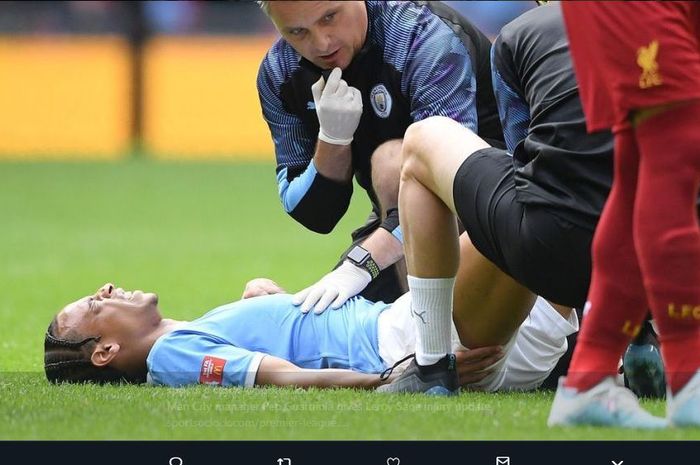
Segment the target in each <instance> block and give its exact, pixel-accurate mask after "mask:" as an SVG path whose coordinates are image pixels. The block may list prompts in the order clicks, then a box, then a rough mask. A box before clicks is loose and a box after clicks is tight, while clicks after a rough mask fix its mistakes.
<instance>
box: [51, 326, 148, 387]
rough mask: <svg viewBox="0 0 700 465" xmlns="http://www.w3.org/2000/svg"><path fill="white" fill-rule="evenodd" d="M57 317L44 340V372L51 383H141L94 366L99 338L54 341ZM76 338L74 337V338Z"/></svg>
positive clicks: (121, 373)
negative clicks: (92, 358)
mask: <svg viewBox="0 0 700 465" xmlns="http://www.w3.org/2000/svg"><path fill="white" fill-rule="evenodd" d="M57 326H58V320H57V318H56V317H54V319H53V320H52V321H51V324H50V325H49V327H48V329H47V330H46V336H45V338H44V371H46V378H47V379H48V380H49V382H51V383H62V382H65V383H86V382H94V383H98V384H105V383H117V382H121V381H126V382H131V383H140V382H144V381H145V379H143V377H133V376H131V377H130V376H129V375H127V374H126V373H124V372H122V371H120V370H117V369H115V368H112V367H110V366H104V367H98V366H96V365H93V363H92V360H91V357H92V352H93V351H94V350H95V345H96V344H97V342H98V341H99V340H100V336H91V337H83V336H78V335H73V336H74V338H71V339H59V338H58V337H56V327H57ZM76 336H77V337H76Z"/></svg>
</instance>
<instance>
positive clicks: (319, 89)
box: [311, 76, 326, 104]
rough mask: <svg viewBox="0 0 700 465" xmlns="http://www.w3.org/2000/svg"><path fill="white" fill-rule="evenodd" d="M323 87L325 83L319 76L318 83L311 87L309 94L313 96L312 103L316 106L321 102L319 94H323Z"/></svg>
mask: <svg viewBox="0 0 700 465" xmlns="http://www.w3.org/2000/svg"><path fill="white" fill-rule="evenodd" d="M325 86H326V81H325V79H323V76H321V77H320V78H319V79H318V81H316V82H315V83H314V85H312V86H311V94H312V95H313V96H314V102H315V103H316V104H318V102H319V100H321V94H323V88H324V87H325Z"/></svg>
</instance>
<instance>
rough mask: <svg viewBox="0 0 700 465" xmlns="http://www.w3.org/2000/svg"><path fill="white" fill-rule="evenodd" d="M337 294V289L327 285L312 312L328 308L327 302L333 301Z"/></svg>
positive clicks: (321, 311)
mask: <svg viewBox="0 0 700 465" xmlns="http://www.w3.org/2000/svg"><path fill="white" fill-rule="evenodd" d="M337 296H338V289H337V288H336V287H334V286H331V287H327V288H326V290H325V292H324V293H323V295H322V296H321V298H320V299H319V300H318V303H317V304H316V306H315V307H314V313H316V314H319V313H323V312H324V311H325V310H326V309H327V308H328V304H330V303H331V302H332V301H333V299H335V298H336V297H337Z"/></svg>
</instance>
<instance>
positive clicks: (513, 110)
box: [491, 35, 530, 154]
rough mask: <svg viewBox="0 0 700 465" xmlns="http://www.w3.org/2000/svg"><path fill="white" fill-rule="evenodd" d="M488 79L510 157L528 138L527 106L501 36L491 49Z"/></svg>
mask: <svg viewBox="0 0 700 465" xmlns="http://www.w3.org/2000/svg"><path fill="white" fill-rule="evenodd" d="M491 75H492V76H491V82H492V83H493V93H494V95H495V97H496V106H497V107H498V116H499V117H500V119H501V126H502V127H503V135H504V137H505V139H506V147H507V148H508V152H510V153H511V154H512V153H513V152H514V150H515V147H516V146H517V145H518V144H519V143H520V142H521V141H523V140H524V139H525V137H527V132H528V128H529V127H530V106H529V105H528V104H527V101H526V100H525V97H524V95H523V93H522V91H520V85H519V83H518V79H517V73H516V72H515V63H514V62H513V53H512V50H511V49H510V47H509V46H508V44H507V42H506V40H505V39H504V37H503V35H500V36H498V37H497V38H496V41H495V42H494V43H493V46H492V47H491Z"/></svg>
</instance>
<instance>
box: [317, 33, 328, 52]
mask: <svg viewBox="0 0 700 465" xmlns="http://www.w3.org/2000/svg"><path fill="white" fill-rule="evenodd" d="M330 44H331V37H330V36H329V35H328V34H326V33H325V32H324V31H320V32H317V33H315V34H314V48H316V51H317V52H318V54H319V55H324V54H326V53H328V51H329V50H328V48H329V47H330Z"/></svg>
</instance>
